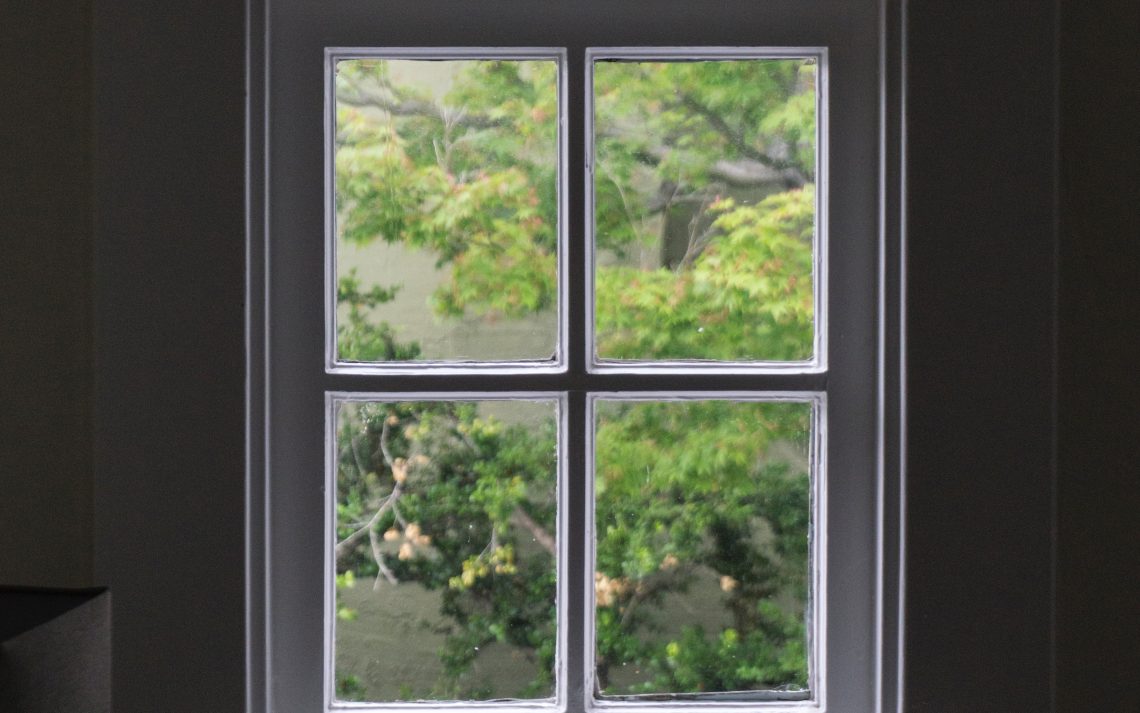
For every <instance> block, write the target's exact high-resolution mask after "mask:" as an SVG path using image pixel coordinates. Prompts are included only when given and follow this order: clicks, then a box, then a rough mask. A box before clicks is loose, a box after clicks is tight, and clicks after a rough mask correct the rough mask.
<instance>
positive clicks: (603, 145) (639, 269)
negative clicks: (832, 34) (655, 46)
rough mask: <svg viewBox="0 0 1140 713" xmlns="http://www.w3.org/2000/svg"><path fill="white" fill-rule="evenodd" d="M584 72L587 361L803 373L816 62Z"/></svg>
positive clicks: (635, 64)
mask: <svg viewBox="0 0 1140 713" xmlns="http://www.w3.org/2000/svg"><path fill="white" fill-rule="evenodd" d="M593 71H594V103H595V107H594V151H595V164H596V165H595V167H594V192H595V201H594V203H595V216H594V221H595V240H596V244H595V247H596V253H595V255H596V257H595V266H594V270H595V289H596V293H595V304H596V307H595V312H596V314H595V325H596V335H597V343H596V345H595V350H596V355H597V357H599V358H601V359H614V360H720V361H804V360H808V359H810V358H811V357H812V354H813V343H814V298H813V274H812V273H813V270H812V265H813V237H814V233H815V174H816V80H817V66H816V63H815V60H814V59H746V60H718V61H673V62H666V61H652V62H645V61H609V60H606V61H597V62H595V63H594V67H593Z"/></svg>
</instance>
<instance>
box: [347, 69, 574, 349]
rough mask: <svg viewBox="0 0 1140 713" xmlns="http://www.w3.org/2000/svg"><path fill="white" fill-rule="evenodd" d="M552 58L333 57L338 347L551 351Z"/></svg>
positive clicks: (554, 227) (554, 212) (554, 220)
mask: <svg viewBox="0 0 1140 713" xmlns="http://www.w3.org/2000/svg"><path fill="white" fill-rule="evenodd" d="M557 70H558V68H557V63H556V62H554V61H552V60H451V61H429V60H412V59H353V60H341V61H339V62H338V63H337V74H336V137H335V165H336V188H335V190H336V213H337V215H336V220H337V231H336V277H337V324H336V334H337V354H338V358H339V360H341V361H347V362H385V361H417V360H457V361H458V360H482V361H503V360H535V359H549V358H551V356H552V355H553V354H554V352H555V349H556V339H557V283H558V276H557V262H558V261H557V235H558V188H557V171H558V149H557V146H558V131H557V127H558V111H559V108H558V90H557V87H558V77H557Z"/></svg>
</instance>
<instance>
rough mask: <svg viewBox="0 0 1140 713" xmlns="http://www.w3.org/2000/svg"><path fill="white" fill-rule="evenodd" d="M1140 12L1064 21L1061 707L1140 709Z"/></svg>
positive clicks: (1131, 8)
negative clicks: (1138, 371) (1138, 372)
mask: <svg viewBox="0 0 1140 713" xmlns="http://www.w3.org/2000/svg"><path fill="white" fill-rule="evenodd" d="M1138 36H1140V3H1136V2H1108V1H1107V0H1105V1H1102V2H1093V3H1087V2H1076V1H1074V2H1065V3H1064V4H1063V5H1062V14H1061V34H1060V44H1061V91H1060V99H1061V135H1060V137H1061V142H1060V145H1061V203H1060V207H1061V252H1060V260H1061V263H1060V264H1061V271H1060V323H1059V327H1060V334H1059V336H1060V342H1059V343H1060V359H1061V370H1060V402H1059V406H1060V410H1059V415H1060V420H1059V427H1060V443H1059V446H1060V448H1059V455H1060V473H1061V478H1060V481H1059V488H1058V493H1057V495H1058V501H1057V505H1058V520H1057V535H1058V541H1057V544H1058V550H1057V564H1058V571H1057V574H1058V578H1057V693H1058V704H1059V706H1058V710H1061V711H1074V712H1076V711H1086V710H1089V711H1091V710H1103V711H1136V710H1140V676H1138V675H1137V666H1138V664H1140V661H1138V660H1137V659H1138V658H1140V656H1138V652H1140V645H1138V644H1137V642H1138V641H1140V605H1138V604H1137V602H1138V601H1140V556H1138V553H1140V378H1138V377H1137V375H1136V368H1137V364H1140V329H1138V325H1140V286H1138V281H1140V120H1138V117H1140V78H1138V74H1140V43H1138V42H1137V37H1138Z"/></svg>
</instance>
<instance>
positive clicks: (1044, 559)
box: [905, 1, 1057, 713]
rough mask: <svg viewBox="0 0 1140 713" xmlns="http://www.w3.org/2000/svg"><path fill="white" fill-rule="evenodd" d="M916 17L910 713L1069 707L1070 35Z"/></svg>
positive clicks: (919, 9) (1016, 9)
mask: <svg viewBox="0 0 1140 713" xmlns="http://www.w3.org/2000/svg"><path fill="white" fill-rule="evenodd" d="M1025 7H1026V4H1023V3H1022V4H1019V3H986V4H977V3H962V2H918V1H915V2H910V3H909V20H908V28H909V35H908V38H907V42H908V49H909V52H908V55H907V67H908V70H907V71H908V75H907V83H906V87H907V112H906V118H907V124H908V140H907V149H906V150H907V162H906V163H907V179H908V181H907V205H906V209H907V221H906V229H907V237H906V239H907V245H908V251H909V260H908V261H907V266H908V270H909V273H908V277H907V280H908V290H907V310H908V316H909V320H908V325H907V328H908V343H907V352H908V356H907V365H908V372H907V387H908V396H907V399H908V415H909V419H908V434H909V441H908V444H907V469H908V470H907V485H906V489H907V510H908V511H907V527H906V536H907V557H906V605H907V607H908V612H909V615H908V617H907V622H906V634H905V639H906V649H905V650H906V656H905V659H906V679H905V680H906V684H907V688H908V690H907V694H906V700H907V702H908V706H907V709H908V710H912V711H971V712H972V713H982V712H983V711H992V713H1013V712H1014V711H1026V712H1027V713H1028V712H1030V711H1045V710H1048V709H1049V705H1050V690H1049V687H1050V666H1051V661H1050V646H1051V641H1050V636H1051V632H1050V607H1051V592H1050V586H1051V572H1050V567H1051V563H1052V549H1051V545H1052V543H1051V536H1052V495H1053V483H1054V464H1053V421H1054V416H1053V397H1054V385H1053V377H1054V358H1053V323H1054V294H1055V285H1054V281H1053V280H1054V275H1055V267H1056V256H1055V250H1056V228H1055V214H1054V207H1055V199H1054V197H1055V185H1054V184H1055V176H1054V174H1055V151H1054V146H1055V134H1056V115H1055V113H1054V111H1053V95H1054V87H1055V82H1056V72H1057V69H1056V59H1055V52H1054V32H1055V21H1054V17H1053V14H1052V13H1051V12H1050V11H1049V8H1048V6H1045V7H1044V8H1042V9H1040V10H1039V11H1037V12H1034V13H1027V12H1025V11H1024V8H1025Z"/></svg>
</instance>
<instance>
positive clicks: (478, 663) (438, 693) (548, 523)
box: [334, 401, 557, 702]
mask: <svg viewBox="0 0 1140 713" xmlns="http://www.w3.org/2000/svg"><path fill="white" fill-rule="evenodd" d="M555 409H556V405H555V404H554V403H553V402H549V401H546V402H531V401H480V402H471V401H466V402H460V401H419V402H400V403H395V402H348V403H341V404H340V405H339V408H338V411H337V416H336V418H337V428H336V459H337V463H336V468H337V481H336V537H337V544H336V549H335V552H336V617H335V624H334V626H335V635H334V642H335V643H334V655H335V678H336V698H337V699H339V700H342V701H373V702H392V701H409V700H431V701H439V700H486V699H494V698H550V697H551V696H553V691H554V688H553V686H554V676H555V670H554V667H555V653H556V650H557V647H556V623H557V615H556V611H555V579H556V562H557V556H556V554H555V553H556V551H557V547H556V540H555V533H556V530H555V517H556V511H557V497H556V491H557V475H556V473H557V460H556V453H555V444H556V438H557V434H556V427H555V424H556V422H557V419H556V416H555Z"/></svg>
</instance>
